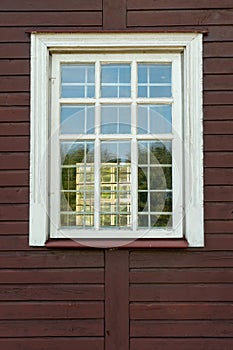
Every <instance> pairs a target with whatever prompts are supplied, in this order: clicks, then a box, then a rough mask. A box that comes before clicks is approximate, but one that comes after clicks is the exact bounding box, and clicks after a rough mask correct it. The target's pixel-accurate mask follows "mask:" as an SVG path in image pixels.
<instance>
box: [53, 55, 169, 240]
mask: <svg viewBox="0 0 233 350" xmlns="http://www.w3.org/2000/svg"><path fill="white" fill-rule="evenodd" d="M150 61H151V60H150ZM119 62H121V60H119ZM128 62H129V61H127V63H128ZM138 62H139V63H140V62H141V61H140V60H139V61H138ZM155 62H157V61H156V60H155ZM100 65H101V61H100V60H96V62H95V67H96V69H95V78H96V79H95V81H96V86H95V92H96V96H95V99H93V98H78V99H75V98H66V99H64V98H60V99H59V104H67V105H69V104H74V103H78V104H80V105H82V104H83V103H86V104H90V103H93V102H94V104H95V107H96V111H95V130H96V134H95V135H83V134H82V135H80V134H70V135H60V140H61V141H62V140H64V139H67V140H76V139H77V138H78V139H81V140H86V141H87V140H95V144H96V147H95V183H96V184H97V183H98V184H99V186H98V185H97V186H96V188H95V200H94V202H95V216H94V227H95V230H96V231H98V230H99V228H100V215H97V213H99V210H100V203H99V198H100V174H99V171H98V168H99V166H96V165H98V164H100V143H101V140H107V139H108V135H102V134H101V133H100V106H101V105H104V104H109V103H111V104H115V103H117V104H125V103H130V104H131V108H132V115H133V117H134V120H133V119H132V127H131V134H130V135H128V134H127V135H111V139H116V140H117V139H119V140H130V141H131V144H132V152H131V155H132V183H137V182H135V180H137V142H138V140H154V139H156V138H157V139H165V140H172V139H173V135H172V134H165V135H162V134H158V135H150V134H147V135H144V134H142V135H137V126H136V120H135V119H136V113H135V110H136V107H137V105H138V104H140V103H141V104H145V105H147V104H161V105H163V104H171V105H172V104H173V97H171V98H167V97H165V98H140V97H137V86H138V85H137V74H136V73H137V69H135V68H137V62H136V60H133V59H132V60H131V69H132V74H131V97H130V98H101V97H100V89H101V84H100ZM134 164H135V166H134ZM135 192H137V191H134V193H132V194H131V195H132V211H131V213H132V218H133V219H132V227H131V228H132V230H133V231H135V230H136V229H137V224H136V220H135V217H137V215H138V211H137V209H138V207H137V194H136V193H135ZM161 234H162V235H163V234H166V233H165V232H163V233H162V231H161Z"/></svg>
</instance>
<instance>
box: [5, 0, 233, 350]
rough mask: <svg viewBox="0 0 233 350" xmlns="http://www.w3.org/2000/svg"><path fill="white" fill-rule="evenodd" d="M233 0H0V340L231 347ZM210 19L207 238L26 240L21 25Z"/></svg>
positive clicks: (8, 345)
mask: <svg viewBox="0 0 233 350" xmlns="http://www.w3.org/2000/svg"><path fill="white" fill-rule="evenodd" d="M232 24H233V2H232V0H211V1H210V0H128V1H126V0H118V1H116V0H115V1H113V0H103V1H101V0H88V1H87V0H40V1H32V0H14V1H9V0H1V1H0V186H1V189H0V348H1V349H4V350H5V349H7V350H24V349H30V350H43V349H44V350H45V349H49V350H60V349H64V348H65V347H67V348H68V349H69V350H74V349H75V350H77V349H80V350H89V349H90V350H103V349H104V348H105V350H128V349H130V350H141V349H145V350H154V349H156V350H174V349H179V350H197V349H198V350H219V349H223V350H232V349H233V284H232V282H233V270H232V267H233V152H232V151H233V26H232ZM102 29H104V30H131V31H144V30H174V31H180V30H181V31H182V30H185V29H187V30H192V29H193V30H195V29H198V30H207V31H208V35H205V36H204V133H205V138H204V148H205V237H206V245H205V248H204V249H188V250H182V249H173V250H172V249H167V250H164V249H157V250H156V249H153V250H151V249H147V250H145V249H144V250H140V249H135V250H133V249H131V250H127V249H125V250H104V249H102V250H101V249H83V250H77V249H73V250H64V249H50V250H48V249H46V248H41V249H38V248H29V247H28V192H29V189H28V182H29V112H30V105H29V102H30V89H29V79H30V78H29V73H30V66H29V63H30V62H29V60H30V37H29V35H28V34H27V33H26V32H27V31H30V30H54V31H56V30H64V31H67V30H83V31H86V30H102Z"/></svg>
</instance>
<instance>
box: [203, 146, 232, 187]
mask: <svg viewBox="0 0 233 350" xmlns="http://www.w3.org/2000/svg"><path fill="white" fill-rule="evenodd" d="M204 161H205V167H206V168H215V169H206V177H205V181H206V184H215V183H217V184H221V185H225V184H226V185H227V184H232V180H231V179H230V176H231V175H232V174H231V169H217V168H232V167H233V154H232V153H231V152H205V159H204ZM215 170H216V172H217V174H218V173H219V174H220V173H221V174H222V175H223V176H222V177H221V178H219V179H217V174H216V176H215V175H214V174H213V173H214V171H215ZM212 175H213V177H211V176H212ZM215 181H217V182H215Z"/></svg>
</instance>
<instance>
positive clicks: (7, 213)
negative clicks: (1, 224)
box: [0, 204, 29, 221]
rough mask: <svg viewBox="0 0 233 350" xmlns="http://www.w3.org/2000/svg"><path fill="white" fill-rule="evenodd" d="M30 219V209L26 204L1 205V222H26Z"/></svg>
mask: <svg viewBox="0 0 233 350" xmlns="http://www.w3.org/2000/svg"><path fill="white" fill-rule="evenodd" d="M28 218H29V207H28V205H26V204H1V205H0V221H8V220H13V221H14V220H17V221H25V220H28Z"/></svg>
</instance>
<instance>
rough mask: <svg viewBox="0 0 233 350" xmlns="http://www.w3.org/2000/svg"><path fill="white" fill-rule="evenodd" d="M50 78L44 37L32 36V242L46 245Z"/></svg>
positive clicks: (31, 243)
mask: <svg viewBox="0 0 233 350" xmlns="http://www.w3.org/2000/svg"><path fill="white" fill-rule="evenodd" d="M48 80H49V51H48V50H47V47H46V45H45V44H44V43H43V42H42V41H40V40H37V38H36V37H35V36H32V43H31V149H30V161H31V163H30V224H29V230H30V237H29V243H30V245H32V246H40V245H44V244H45V242H46V240H47V237H48V215H47V210H48V160H47V153H48V152H47V151H48V150H47V144H48V108H49V90H48Z"/></svg>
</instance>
